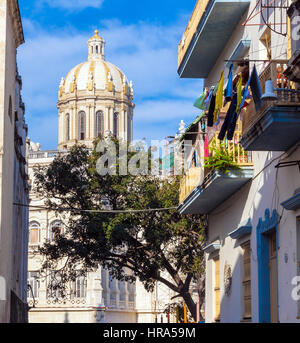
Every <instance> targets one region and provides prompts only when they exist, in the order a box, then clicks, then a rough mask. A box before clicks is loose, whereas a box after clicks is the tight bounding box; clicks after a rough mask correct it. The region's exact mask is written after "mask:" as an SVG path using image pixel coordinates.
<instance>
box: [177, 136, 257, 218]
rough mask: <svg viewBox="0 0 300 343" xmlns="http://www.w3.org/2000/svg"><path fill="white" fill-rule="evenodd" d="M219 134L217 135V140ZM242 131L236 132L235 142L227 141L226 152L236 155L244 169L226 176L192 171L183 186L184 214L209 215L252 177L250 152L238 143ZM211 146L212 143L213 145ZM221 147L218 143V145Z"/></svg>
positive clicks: (217, 173) (186, 175)
mask: <svg viewBox="0 0 300 343" xmlns="http://www.w3.org/2000/svg"><path fill="white" fill-rule="evenodd" d="M218 135H219V132H218V131H217V132H216V134H215V139H214V140H215V141H218V140H217V139H216V137H218ZM240 138H241V132H240V131H237V132H235V135H234V138H233V140H232V141H230V142H227V146H226V148H227V151H228V152H229V153H231V154H233V156H234V162H236V163H237V164H238V165H239V166H240V168H241V169H239V170H234V169H232V170H230V171H229V173H223V172H220V171H217V170H213V171H211V172H210V173H209V174H208V175H206V176H205V175H204V168H191V169H190V170H188V172H187V173H186V174H185V176H184V177H183V178H182V180H181V184H180V206H179V208H178V210H179V212H180V213H181V214H208V213H210V212H211V211H213V210H214V209H215V208H216V207H218V206H219V205H220V204H221V203H222V202H224V201H225V200H226V199H228V198H229V197H230V196H231V195H233V194H234V193H235V192H236V191H238V190H239V189H240V188H241V187H242V186H243V185H244V184H246V183H247V182H248V181H249V180H250V179H251V178H252V177H253V163H252V156H251V153H247V152H246V151H244V150H243V149H242V147H241V146H240V144H239V141H240ZM211 144H212V143H211ZM217 144H219V143H217Z"/></svg>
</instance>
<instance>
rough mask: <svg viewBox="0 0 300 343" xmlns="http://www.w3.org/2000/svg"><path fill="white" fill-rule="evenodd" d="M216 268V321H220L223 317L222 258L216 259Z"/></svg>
mask: <svg viewBox="0 0 300 343" xmlns="http://www.w3.org/2000/svg"><path fill="white" fill-rule="evenodd" d="M214 268H215V287H214V294H215V321H216V322H219V321H220V315H221V294H220V258H219V257H217V258H215V259H214Z"/></svg>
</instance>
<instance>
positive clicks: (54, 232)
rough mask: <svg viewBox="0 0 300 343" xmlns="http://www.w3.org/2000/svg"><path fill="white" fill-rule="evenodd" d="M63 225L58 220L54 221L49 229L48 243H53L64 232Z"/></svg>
mask: <svg viewBox="0 0 300 343" xmlns="http://www.w3.org/2000/svg"><path fill="white" fill-rule="evenodd" d="M63 231H64V229H63V223H62V222H61V221H60V220H56V221H55V222H53V223H52V224H51V227H50V241H51V242H54V241H55V240H56V239H57V238H58V237H59V236H60V235H62V234H63V233H64V232H63Z"/></svg>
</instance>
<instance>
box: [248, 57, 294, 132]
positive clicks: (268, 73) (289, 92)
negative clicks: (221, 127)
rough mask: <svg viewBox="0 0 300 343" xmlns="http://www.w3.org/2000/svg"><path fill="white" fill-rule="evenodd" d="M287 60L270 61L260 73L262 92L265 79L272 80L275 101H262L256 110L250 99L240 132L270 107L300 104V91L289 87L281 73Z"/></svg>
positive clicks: (252, 123)
mask: <svg viewBox="0 0 300 343" xmlns="http://www.w3.org/2000/svg"><path fill="white" fill-rule="evenodd" d="M287 63H288V61H287V60H276V61H271V62H270V63H269V64H268V65H267V67H266V68H265V69H264V70H263V71H262V72H261V73H260V75H259V80H260V85H261V90H262V93H263V94H264V93H265V84H266V81H268V80H272V81H273V86H274V87H275V89H274V93H275V94H276V96H277V98H278V99H277V100H275V101H264V102H263V104H262V107H261V108H260V109H259V111H256V109H255V105H254V102H253V101H251V102H250V103H249V106H247V108H246V109H245V110H244V113H243V115H242V116H243V124H242V133H243V134H244V133H245V132H247V131H248V130H249V129H250V128H251V127H252V126H253V125H254V124H255V123H256V122H257V121H258V120H259V119H260V118H261V117H262V116H263V114H264V113H265V112H266V111H267V110H268V109H269V108H272V107H275V106H279V107H283V106H300V91H297V90H294V89H292V88H291V84H290V82H289V81H288V79H287V78H286V77H285V76H284V75H283V71H284V70H285V69H286V67H287Z"/></svg>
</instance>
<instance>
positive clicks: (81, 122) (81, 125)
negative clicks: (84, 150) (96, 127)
mask: <svg viewBox="0 0 300 343" xmlns="http://www.w3.org/2000/svg"><path fill="white" fill-rule="evenodd" d="M78 137H79V140H80V141H84V140H85V112H83V111H80V112H79V114H78Z"/></svg>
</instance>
